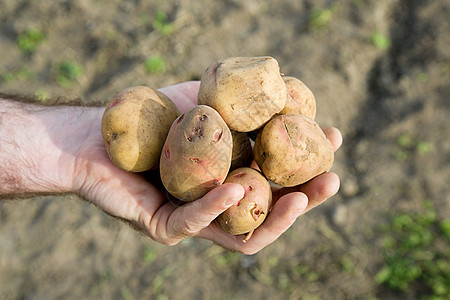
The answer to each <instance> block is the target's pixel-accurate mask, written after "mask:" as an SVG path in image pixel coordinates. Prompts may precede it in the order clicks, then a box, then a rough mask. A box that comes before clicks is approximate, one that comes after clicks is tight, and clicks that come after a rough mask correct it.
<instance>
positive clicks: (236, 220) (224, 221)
mask: <svg viewBox="0 0 450 300" xmlns="http://www.w3.org/2000/svg"><path fill="white" fill-rule="evenodd" d="M229 182H232V183H239V184H240V185H242V187H243V188H244V190H245V194H244V197H243V198H242V199H241V200H240V201H239V202H238V203H237V204H235V205H233V206H231V207H229V208H228V209H227V210H226V211H224V212H223V213H222V214H220V215H219V216H218V217H217V218H216V219H215V222H216V223H217V224H218V225H219V226H220V227H221V228H222V229H223V230H224V231H225V232H228V233H230V234H233V235H239V234H245V233H249V232H251V231H253V230H255V229H256V228H257V227H258V226H259V225H261V223H262V222H263V221H264V219H265V218H266V216H267V214H268V213H269V209H270V207H271V205H272V191H271V188H270V184H269V182H268V181H267V179H265V178H264V176H263V175H262V174H261V173H260V172H258V171H257V170H255V169H252V168H246V167H245V168H239V169H236V170H234V171H232V172H230V174H229V175H228V177H227V179H226V180H225V183H229Z"/></svg>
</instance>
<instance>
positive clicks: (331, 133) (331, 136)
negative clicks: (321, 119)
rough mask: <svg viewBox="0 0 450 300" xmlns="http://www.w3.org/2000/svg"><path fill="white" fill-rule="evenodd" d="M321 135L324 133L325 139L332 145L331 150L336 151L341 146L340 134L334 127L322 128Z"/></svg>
mask: <svg viewBox="0 0 450 300" xmlns="http://www.w3.org/2000/svg"><path fill="white" fill-rule="evenodd" d="M322 131H323V133H325V135H326V137H327V139H328V140H329V141H330V142H331V144H332V145H333V150H334V151H336V150H338V149H339V147H341V145H342V141H343V138H342V134H341V132H340V131H339V129H337V128H336V127H322Z"/></svg>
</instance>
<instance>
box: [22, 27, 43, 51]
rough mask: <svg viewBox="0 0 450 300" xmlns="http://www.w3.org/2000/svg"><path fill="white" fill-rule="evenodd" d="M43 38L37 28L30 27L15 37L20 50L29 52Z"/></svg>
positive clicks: (34, 48)
mask: <svg viewBox="0 0 450 300" xmlns="http://www.w3.org/2000/svg"><path fill="white" fill-rule="evenodd" d="M44 39H45V36H44V33H43V32H42V31H40V30H38V29H33V28H30V29H28V30H26V31H25V32H24V33H22V34H20V35H19V36H18V37H17V40H16V42H17V46H18V47H19V49H20V51H22V52H23V53H25V54H30V53H32V52H34V50H36V48H37V46H38V45H39V44H41V43H42V42H43V41H44Z"/></svg>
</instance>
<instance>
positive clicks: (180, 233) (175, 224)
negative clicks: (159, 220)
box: [167, 183, 244, 240]
mask: <svg viewBox="0 0 450 300" xmlns="http://www.w3.org/2000/svg"><path fill="white" fill-rule="evenodd" d="M243 197H244V188H243V187H242V186H241V185H240V184H236V183H225V184H223V185H221V186H218V187H216V188H215V189H213V190H212V191H210V192H208V193H207V194H206V195H205V196H203V197H202V198H200V199H198V200H195V201H193V202H189V203H187V204H185V205H183V206H181V207H179V208H177V209H176V210H175V211H174V212H173V213H172V215H171V216H170V219H169V221H168V224H167V225H168V228H167V233H168V236H169V237H170V238H171V239H175V240H182V239H184V238H186V237H189V236H193V235H196V234H197V233H198V232H199V231H200V230H202V229H203V228H205V227H208V226H209V224H211V222H212V221H213V220H214V219H215V218H217V216H219V215H220V214H221V213H222V212H224V211H225V210H226V209H227V208H228V207H230V206H232V205H233V204H235V203H236V202H238V201H239V200H241V199H242V198H243Z"/></svg>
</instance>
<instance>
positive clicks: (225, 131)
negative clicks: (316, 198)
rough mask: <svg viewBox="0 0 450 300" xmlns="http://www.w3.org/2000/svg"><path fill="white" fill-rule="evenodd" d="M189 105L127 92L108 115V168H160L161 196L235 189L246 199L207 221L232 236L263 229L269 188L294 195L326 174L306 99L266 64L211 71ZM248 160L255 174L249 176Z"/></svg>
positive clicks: (238, 63)
mask: <svg viewBox="0 0 450 300" xmlns="http://www.w3.org/2000/svg"><path fill="white" fill-rule="evenodd" d="M197 100H198V101H197V102H198V105H197V106H196V107H194V108H192V109H191V110H189V111H187V112H186V113H184V114H182V115H180V113H179V111H178V109H177V107H176V106H175V104H174V103H173V102H172V101H171V100H170V99H169V98H168V97H167V96H165V95H164V94H162V93H161V92H159V91H157V90H154V89H151V88H149V87H145V86H136V87H131V88H128V89H126V90H124V91H122V92H120V93H118V94H117V95H115V96H114V97H113V98H112V99H111V101H110V102H109V104H108V105H107V106H106V109H105V112H104V114H103V119H102V136H103V139H104V142H105V147H106V150H107V152H108V155H109V157H110V158H111V161H112V162H113V163H114V164H115V165H116V166H118V167H119V168H122V169H124V170H126V171H130V172H143V171H146V170H151V169H156V168H158V167H159V170H160V176H161V181H162V183H163V185H164V187H165V188H166V190H167V192H168V193H170V195H171V196H173V197H175V198H177V199H179V200H182V201H185V202H190V201H194V200H196V199H199V198H201V197H202V196H203V195H205V194H206V193H207V192H209V191H210V190H212V189H213V188H215V187H217V186H218V185H221V184H222V183H224V182H234V183H239V184H241V185H242V186H243V187H244V190H245V196H244V198H243V199H242V200H241V201H239V202H238V203H237V204H235V205H233V206H232V207H230V208H229V209H228V210H227V211H225V212H224V213H223V214H221V215H220V216H219V217H218V218H217V219H216V221H215V222H216V223H217V224H218V225H219V226H220V227H221V228H222V229H223V230H225V231H226V232H228V233H230V234H233V235H240V234H247V233H251V232H253V230H254V229H256V228H257V227H258V226H259V225H261V223H262V222H263V221H264V219H265V217H266V216H267V214H268V213H269V211H270V208H271V205H272V203H271V202H272V192H271V185H270V183H269V181H271V182H273V183H275V184H277V185H280V186H285V187H291V186H296V185H299V184H302V183H304V182H307V181H308V180H310V179H312V178H314V177H315V176H317V175H319V174H321V173H323V172H327V171H329V170H330V169H331V167H332V165H333V160H334V154H333V147H332V145H331V143H330V141H329V140H328V139H327V138H326V136H325V134H324V133H323V131H322V130H321V129H320V127H319V125H318V124H317V123H316V122H315V121H314V117H315V115H316V103H315V98H314V95H313V93H312V92H311V90H310V89H309V88H308V87H307V86H306V85H305V84H304V83H302V82H301V81H300V80H299V79H297V78H294V77H289V76H283V75H281V74H280V69H279V65H278V62H277V61H276V60H275V59H274V58H272V57H267V56H265V57H230V58H227V59H225V60H222V61H218V62H215V63H213V64H211V65H210V66H209V67H208V68H207V69H206V71H205V72H204V74H203V76H202V78H201V83H200V89H199V93H198V99H197ZM255 135H256V139H255V141H254V147H252V146H251V143H250V138H249V136H255ZM252 159H254V160H255V162H256V163H257V165H258V167H259V169H260V171H259V170H255V169H253V168H250V164H251V162H252ZM250 235H251V234H248V235H247V238H248V237H249V236H250Z"/></svg>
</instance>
